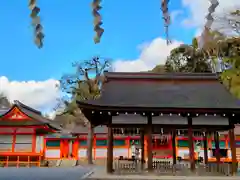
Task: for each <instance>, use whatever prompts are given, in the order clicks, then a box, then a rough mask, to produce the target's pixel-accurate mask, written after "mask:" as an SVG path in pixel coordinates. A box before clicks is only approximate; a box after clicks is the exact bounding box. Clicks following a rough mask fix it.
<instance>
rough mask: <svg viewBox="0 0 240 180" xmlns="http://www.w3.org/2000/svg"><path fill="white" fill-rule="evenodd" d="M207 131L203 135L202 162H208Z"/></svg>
mask: <svg viewBox="0 0 240 180" xmlns="http://www.w3.org/2000/svg"><path fill="white" fill-rule="evenodd" d="M207 139H208V133H207V132H205V133H204V136H203V148H204V164H205V165H207V164H208V140H207Z"/></svg>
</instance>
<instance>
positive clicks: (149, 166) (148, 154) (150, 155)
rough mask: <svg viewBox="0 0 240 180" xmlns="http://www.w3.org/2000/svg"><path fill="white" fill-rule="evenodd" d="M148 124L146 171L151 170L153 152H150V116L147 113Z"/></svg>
mask: <svg viewBox="0 0 240 180" xmlns="http://www.w3.org/2000/svg"><path fill="white" fill-rule="evenodd" d="M147 118H148V124H147V140H148V143H147V144H148V146H147V156H148V171H152V170H153V153H152V116H151V115H150V114H149V115H148V116H147Z"/></svg>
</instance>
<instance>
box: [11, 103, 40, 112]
mask: <svg viewBox="0 0 240 180" xmlns="http://www.w3.org/2000/svg"><path fill="white" fill-rule="evenodd" d="M13 102H14V104H15V105H17V106H19V107H20V108H24V109H27V110H29V111H32V112H34V113H37V114H39V115H42V113H41V111H38V110H36V109H33V108H31V107H29V106H27V105H25V104H23V103H22V102H20V101H19V100H14V101H13Z"/></svg>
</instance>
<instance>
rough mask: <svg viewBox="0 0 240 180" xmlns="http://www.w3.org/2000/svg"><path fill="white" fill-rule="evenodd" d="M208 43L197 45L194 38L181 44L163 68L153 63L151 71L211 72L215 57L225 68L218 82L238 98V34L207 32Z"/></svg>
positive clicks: (239, 64)
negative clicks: (208, 36)
mask: <svg viewBox="0 0 240 180" xmlns="http://www.w3.org/2000/svg"><path fill="white" fill-rule="evenodd" d="M208 35H211V37H210V39H211V41H210V42H207V43H206V44H204V46H203V49H199V48H198V42H197V39H196V38H194V39H193V41H192V44H191V45H186V44H182V45H180V46H179V47H177V48H175V49H173V50H172V51H171V53H170V56H169V57H168V58H167V60H166V63H165V67H163V66H160V65H158V66H156V67H155V68H154V69H153V70H152V72H156V73H157V72H159V73H162V72H163V71H162V69H164V71H165V72H211V71H212V69H211V66H210V62H209V60H211V63H212V64H215V65H216V64H217V60H218V58H221V59H222V60H223V64H224V65H225V66H227V68H226V69H225V70H224V71H223V72H222V73H221V77H220V78H221V81H222V82H223V84H224V85H225V86H226V87H227V88H228V89H229V91H230V92H231V93H232V94H233V95H234V96H236V97H238V98H240V37H231V38H227V37H224V36H223V34H221V33H219V32H210V33H209V34H208ZM160 67H161V68H160Z"/></svg>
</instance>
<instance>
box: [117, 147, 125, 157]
mask: <svg viewBox="0 0 240 180" xmlns="http://www.w3.org/2000/svg"><path fill="white" fill-rule="evenodd" d="M119 156H123V157H128V149H127V148H114V149H113V157H119Z"/></svg>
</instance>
